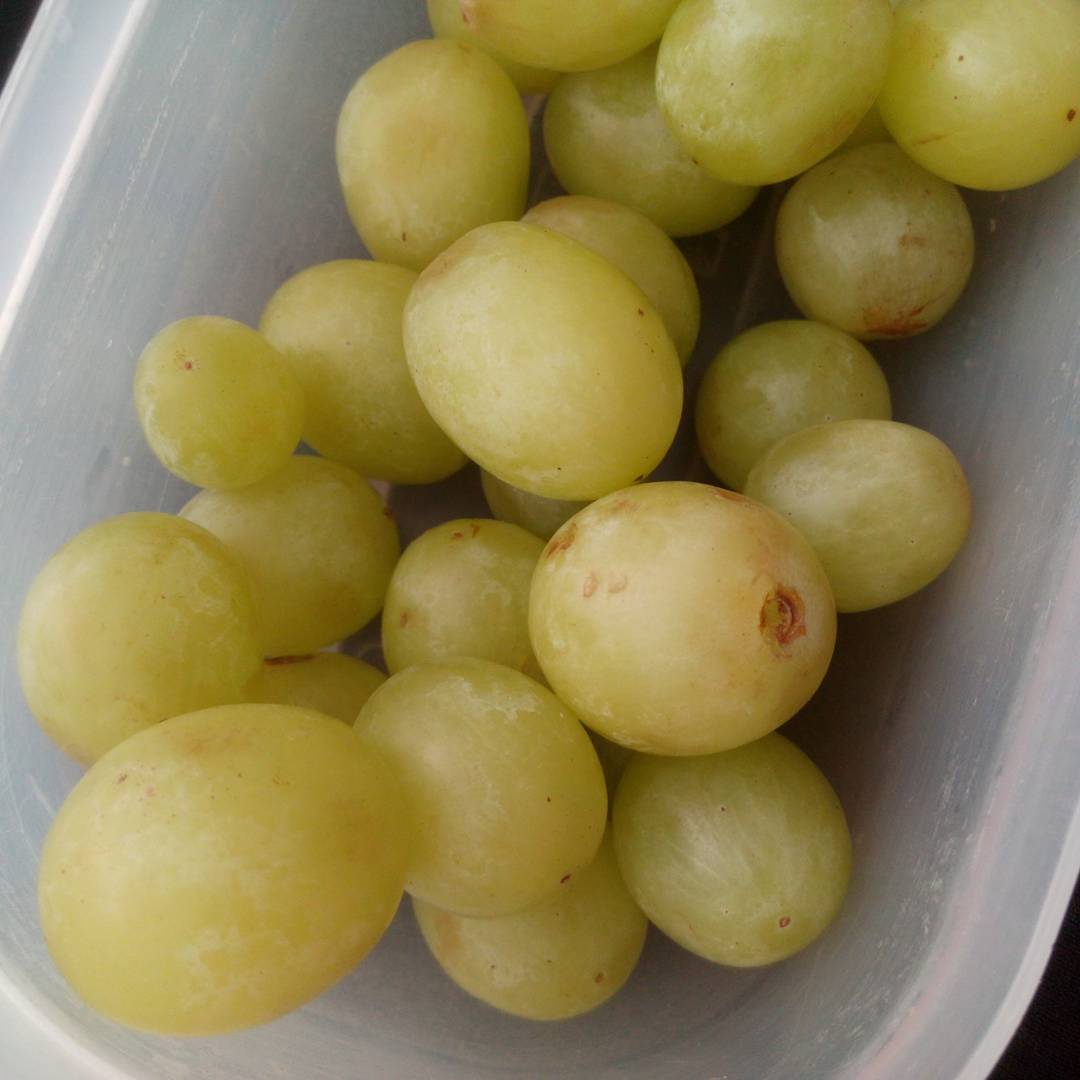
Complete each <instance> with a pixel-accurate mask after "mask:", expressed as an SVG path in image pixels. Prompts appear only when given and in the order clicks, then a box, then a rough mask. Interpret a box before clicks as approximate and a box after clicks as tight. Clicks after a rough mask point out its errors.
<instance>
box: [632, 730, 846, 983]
mask: <svg viewBox="0 0 1080 1080" xmlns="http://www.w3.org/2000/svg"><path fill="white" fill-rule="evenodd" d="M612 820H613V825H614V831H615V851H616V854H617V855H618V859H619V867H620V869H621V871H622V874H623V877H624V879H625V880H626V884H627V885H628V886H629V888H630V892H631V893H632V894H633V897H634V899H635V900H636V901H637V902H638V904H640V905H641V907H642V909H643V910H644V912H645V914H646V915H648V917H649V918H650V919H651V920H652V921H653V922H654V923H656V925H657V926H658V927H660V929H661V930H663V931H664V933H665V934H667V935H668V936H669V937H672V938H674V939H675V940H676V941H677V942H678V943H679V944H680V945H682V946H684V947H685V948H687V949H689V950H690V951H691V952H695V953H697V954H698V955H699V956H704V957H705V958H706V959H707V960H713V961H715V962H717V963H720V964H728V965H731V966H732V967H756V966H758V965H760V964H771V963H773V962H775V961H777V960H783V959H784V958H785V957H788V956H791V955H792V953H795V952H798V951H799V950H800V949H802V948H805V947H806V946H807V945H808V944H810V942H811V941H813V940H814V939H815V938H816V937H818V935H820V934H821V933H822V931H823V930H824V929H825V928H826V927H827V926H828V925H829V923H830V922H832V920H833V919H834V918H835V917H836V914H837V912H838V911H839V910H840V906H841V904H842V903H843V900H844V894H845V893H846V891H847V886H848V878H849V876H850V873H851V838H850V836H849V834H848V827H847V822H846V821H845V820H844V811H843V809H842V808H841V806H840V801H839V800H838V799H837V797H836V793H835V792H834V791H833V789H832V787H831V786H830V785H829V782H828V780H826V779H825V777H824V776H822V774H821V772H820V771H819V770H818V768H817V766H815V765H814V763H813V762H812V761H811V760H810V759H809V758H808V757H807V756H806V755H805V754H804V753H803V752H802V751H801V750H799V749H798V748H797V747H795V746H794V745H793V744H792V743H790V742H788V741H787V739H785V738H783V736H781V735H775V734H774V735H766V736H765V738H763V739H759V740H758V741H757V742H753V743H750V744H748V745H747V746H742V747H739V748H738V749H737V750H729V751H727V752H726V753H723V754H713V755H711V756H707V757H696V758H659V757H648V756H643V755H639V756H638V757H636V758H635V759H634V760H633V761H632V762H631V763H630V765H629V766H628V767H627V770H626V773H625V774H624V776H623V779H622V783H621V784H620V785H619V793H618V795H617V796H616V799H615V807H614V811H613V815H612Z"/></svg>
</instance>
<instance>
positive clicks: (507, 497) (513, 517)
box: [480, 469, 589, 540]
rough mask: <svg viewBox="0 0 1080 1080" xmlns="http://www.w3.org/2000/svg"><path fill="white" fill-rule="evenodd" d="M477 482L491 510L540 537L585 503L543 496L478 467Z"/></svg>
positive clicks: (547, 537)
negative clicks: (517, 486)
mask: <svg viewBox="0 0 1080 1080" xmlns="http://www.w3.org/2000/svg"><path fill="white" fill-rule="evenodd" d="M480 486H481V487H482V488H483V489H484V498H485V499H486V500H487V504H488V507H489V508H490V510H491V512H492V513H493V514H494V515H495V516H496V517H497V518H498V519H499V520H500V521H508V522H509V523H510V524H511V525H520V526H521V528H523V529H526V530H528V531H529V532H531V533H532V534H533V535H534V536H539V537H540V539H541V540H550V539H551V537H552V536H554V534H555V531H556V529H558V528H559V526H560V525H562V524H563V523H564V522H566V521H569V520H570V518H572V517H573V516H574V515H575V514H576V513H577V512H578V511H579V510H582V509H584V508H585V507H586V506H588V505H589V504H588V503H584V502H576V501H568V500H565V499H547V498H545V497H544V496H543V495H533V494H532V493H531V492H529V491H522V490H521V488H516V487H514V485H513V484H507V483H506V482H505V481H503V480H500V479H499V478H498V477H497V476H492V475H491V473H489V472H484V471H483V470H482V469H481V470H480Z"/></svg>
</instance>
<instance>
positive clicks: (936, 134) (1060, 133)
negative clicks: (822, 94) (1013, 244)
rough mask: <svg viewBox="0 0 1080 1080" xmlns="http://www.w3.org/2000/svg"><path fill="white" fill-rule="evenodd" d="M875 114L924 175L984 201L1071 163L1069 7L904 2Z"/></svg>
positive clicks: (1074, 13) (1077, 73) (1078, 13)
mask: <svg viewBox="0 0 1080 1080" xmlns="http://www.w3.org/2000/svg"><path fill="white" fill-rule="evenodd" d="M881 113H882V116H883V117H884V119H885V123H886V125H887V126H888V128H889V130H890V131H891V132H892V134H893V137H894V138H895V139H896V141H897V142H898V143H899V144H900V145H901V146H902V147H903V148H904V150H905V151H906V152H907V153H908V154H910V155H911V156H912V157H913V158H914V159H915V160H916V161H918V162H919V163H920V164H921V165H924V166H925V167H926V168H927V169H929V170H930V171H931V172H933V173H936V174H937V175H938V176H943V177H945V178H946V179H947V180H951V181H952V182H953V183H954V184H963V185H964V186H965V187H972V188H984V189H988V190H992V191H999V190H1004V189H1006V188H1016V187H1023V186H1024V185H1025V184H1034V183H1035V182H1036V181H1038V180H1042V179H1044V178H1045V177H1047V176H1050V175H1052V174H1053V173H1056V172H1057V171H1058V170H1059V169H1063V168H1064V167H1065V166H1066V165H1068V164H1069V162H1070V161H1072V160H1073V159H1074V158H1075V157H1076V156H1077V155H1078V154H1080V3H1077V0H908V2H907V3H904V4H902V5H901V6H900V7H899V8H898V9H897V12H896V30H895V33H894V36H893V47H892V57H891V60H890V63H889V73H888V76H887V78H886V80H885V88H884V90H883V91H882V93H881Z"/></svg>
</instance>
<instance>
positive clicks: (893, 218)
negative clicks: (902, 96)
mask: <svg viewBox="0 0 1080 1080" xmlns="http://www.w3.org/2000/svg"><path fill="white" fill-rule="evenodd" d="M974 256H975V236H974V230H973V228H972V224H971V215H970V214H969V213H968V209H967V206H966V205H965V204H964V200H963V198H961V196H960V192H958V191H957V190H956V188H954V187H953V186H952V184H950V183H949V182H948V181H946V180H939V179H938V178H937V177H936V176H932V175H931V174H930V173H928V172H927V171H926V170H925V169H924V168H922V167H921V166H920V165H916V164H915V162H913V161H912V160H911V159H910V158H908V157H907V156H906V155H905V154H904V152H903V151H902V150H900V149H899V148H898V147H896V146H895V145H893V144H892V143H874V144H872V145H869V146H860V147H857V148H856V149H854V150H848V151H847V152H845V153H843V154H838V155H837V156H836V157H834V158H831V159H830V160H829V161H826V162H824V163H822V164H821V165H819V166H818V167H817V168H816V169H812V170H811V171H810V172H808V173H807V174H806V175H805V176H803V177H800V178H799V180H798V182H797V183H796V184H795V186H794V187H793V188H792V189H791V190H790V191H789V192H788V193H787V196H786V197H785V199H784V201H783V203H782V204H781V206H780V213H779V216H778V218H777V221H776V257H777V260H778V262H779V264H780V273H781V274H782V275H783V278H784V284H785V285H786V286H787V289H788V292H789V293H791V298H792V299H793V300H794V301H795V303H796V304H797V305H798V306H799V309H800V310H801V311H802V313H803V314H804V315H805V316H806V317H807V318H809V319H817V320H819V321H820V322H824V323H828V324H829V325H831V326H835V327H837V328H839V329H840V330H844V331H846V332H847V333H849V334H854V335H855V337H859V338H864V339H868V340H870V339H874V338H890V337H910V336H912V335H913V334H921V333H922V332H923V331H924V330H928V329H929V328H930V327H932V326H934V325H935V324H936V323H937V322H939V321H940V320H941V319H942V318H943V317H944V315H945V314H946V313H947V312H948V311H949V309H950V308H951V307H952V306H953V304H955V303H956V301H957V299H958V298H959V296H960V294H961V293H962V292H963V291H964V286H965V285H967V281H968V278H969V277H970V276H971V267H972V263H973V262H974Z"/></svg>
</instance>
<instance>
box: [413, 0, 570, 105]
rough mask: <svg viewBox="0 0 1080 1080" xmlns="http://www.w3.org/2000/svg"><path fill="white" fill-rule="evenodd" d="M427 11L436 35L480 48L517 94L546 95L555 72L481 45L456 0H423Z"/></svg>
mask: <svg viewBox="0 0 1080 1080" xmlns="http://www.w3.org/2000/svg"><path fill="white" fill-rule="evenodd" d="M427 13H428V20H429V21H430V23H431V29H432V30H434V31H435V36H436V37H441V38H451V39H452V40H454V41H462V42H465V43H466V44H467V45H476V46H478V47H479V48H481V49H483V50H484V52H486V53H487V54H488V55H489V56H490V57H491V58H492V59H493V60H495V61H496V62H497V63H498V65H499V67H501V68H502V69H503V71H505V72H506V74H507V75H509V76H510V78H511V79H513V81H514V85H515V86H516V87H517V88H518V90H520V91H521V93H523V94H546V93H547V92H548V91H549V90H550V89H551V88H552V86H554V85H555V80H556V79H557V78H558V77H559V76H558V73H557V72H555V71H545V70H544V69H543V68H538V67H531V66H530V65H528V64H519V63H518V62H517V61H516V60H511V59H510V58H509V57H507V56H503V55H502V53H500V52H498V51H496V50H495V49H491V48H489V47H488V46H487V45H485V44H484V43H483V42H482V41H481V40H480V39H479V38H478V37H477V36H476V33H475V31H474V30H473V29H472V27H471V26H470V25H469V18H468V16H467V15H466V13H465V11H463V10H462V7H461V2H460V0H427Z"/></svg>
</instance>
